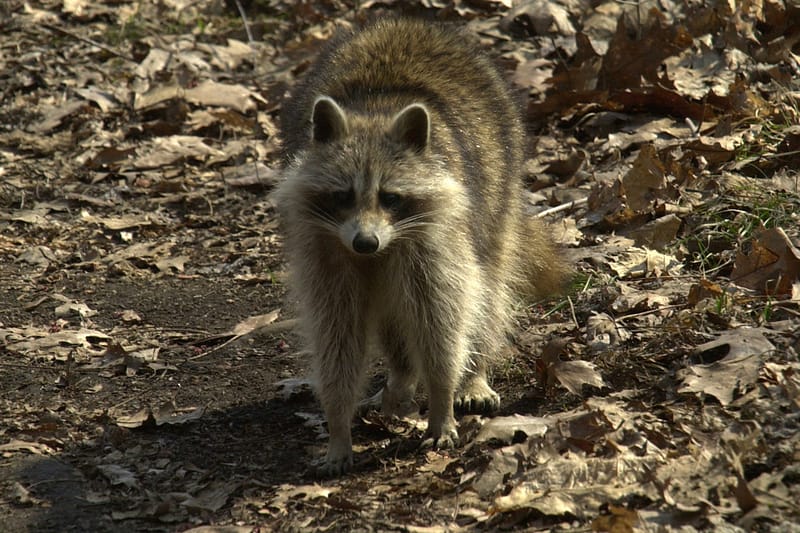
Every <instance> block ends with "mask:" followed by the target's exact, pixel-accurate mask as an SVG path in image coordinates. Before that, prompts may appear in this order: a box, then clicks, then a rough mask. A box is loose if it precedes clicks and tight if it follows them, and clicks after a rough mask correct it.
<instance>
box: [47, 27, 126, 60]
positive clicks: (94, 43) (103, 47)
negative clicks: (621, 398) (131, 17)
mask: <svg viewBox="0 0 800 533" xmlns="http://www.w3.org/2000/svg"><path fill="white" fill-rule="evenodd" d="M40 25H41V26H42V27H43V28H47V29H48V30H50V31H54V32H56V33H60V34H62V35H66V36H68V37H72V38H73V39H77V40H78V41H83V42H85V43H88V44H91V45H92V46H96V47H98V48H100V49H101V50H105V51H106V52H108V53H109V54H112V55H115V56H117V57H121V58H122V59H125V60H128V61H130V62H131V63H136V62H137V61H136V60H135V59H133V58H132V57H131V56H128V55H125V54H123V53H121V52H117V51H116V50H114V49H113V48H111V47H108V46H106V45H104V44H102V43H98V42H97V41H95V40H94V39H89V38H88V37H82V36H80V35H76V34H74V33H72V32H71V31H69V30H65V29H64V28H59V27H58V26H53V25H52V24H47V23H45V22H41V23H40Z"/></svg>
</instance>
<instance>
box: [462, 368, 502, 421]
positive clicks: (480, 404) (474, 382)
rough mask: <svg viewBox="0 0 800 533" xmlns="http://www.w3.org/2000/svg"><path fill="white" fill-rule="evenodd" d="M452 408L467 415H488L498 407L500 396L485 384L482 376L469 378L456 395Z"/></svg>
mask: <svg viewBox="0 0 800 533" xmlns="http://www.w3.org/2000/svg"><path fill="white" fill-rule="evenodd" d="M453 407H455V408H456V409H458V410H459V411H463V412H467V413H490V412H492V411H495V410H496V409H497V408H498V407H500V395H499V394H497V393H496V392H495V391H494V390H493V389H492V388H491V387H490V386H489V384H488V383H486V378H484V377H483V376H480V375H475V376H471V377H469V378H467V379H466V380H465V381H464V383H463V384H462V385H461V387H460V388H459V390H458V392H457V393H456V396H455V399H454V400H453Z"/></svg>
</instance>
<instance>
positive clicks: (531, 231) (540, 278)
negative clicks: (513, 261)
mask: <svg viewBox="0 0 800 533" xmlns="http://www.w3.org/2000/svg"><path fill="white" fill-rule="evenodd" d="M523 233H524V234H523V235H522V238H521V239H520V242H521V243H522V245H521V250H520V258H519V260H520V267H521V270H522V275H523V276H522V277H523V280H524V282H523V287H521V292H522V294H523V296H524V297H527V298H533V299H540V298H546V297H548V296H554V295H556V294H559V293H561V292H563V291H564V289H565V288H566V285H567V282H568V281H569V279H570V278H571V277H572V275H573V270H572V268H571V267H570V266H569V265H568V264H567V262H566V261H565V260H564V258H563V257H562V256H561V255H560V254H559V250H558V247H557V246H556V245H555V243H554V242H553V239H552V237H551V235H552V230H551V228H550V227H549V226H548V225H547V224H545V223H544V222H542V221H541V220H540V219H536V218H529V217H528V218H526V221H525V224H524V226H523Z"/></svg>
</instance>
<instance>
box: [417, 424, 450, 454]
mask: <svg viewBox="0 0 800 533" xmlns="http://www.w3.org/2000/svg"><path fill="white" fill-rule="evenodd" d="M425 437H426V438H425V439H424V440H423V441H422V444H420V448H433V449H434V450H449V449H451V448H455V447H456V444H457V443H458V431H456V429H455V428H451V429H448V430H444V431H442V434H441V435H439V436H438V437H434V436H433V434H432V433H431V432H430V430H429V431H428V432H427V433H426V434H425Z"/></svg>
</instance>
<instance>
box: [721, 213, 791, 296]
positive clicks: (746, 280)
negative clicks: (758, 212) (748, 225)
mask: <svg viewBox="0 0 800 533" xmlns="http://www.w3.org/2000/svg"><path fill="white" fill-rule="evenodd" d="M749 248H750V249H749V251H746V252H745V251H743V250H741V249H740V250H739V251H737V253H736V262H735V263H734V265H733V272H731V281H733V282H734V283H736V284H737V285H740V286H742V287H746V288H748V289H754V290H757V291H760V292H763V293H764V294H770V295H780V296H787V295H788V296H790V295H791V294H792V286H793V285H794V284H795V283H796V282H797V281H798V280H800V249H798V248H797V247H795V245H794V244H793V243H792V241H791V240H790V239H789V236H788V235H786V232H785V231H783V230H782V229H781V228H771V229H766V230H762V231H760V232H759V233H758V234H757V235H756V237H755V239H754V240H753V241H752V242H751V244H750V247H749Z"/></svg>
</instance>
